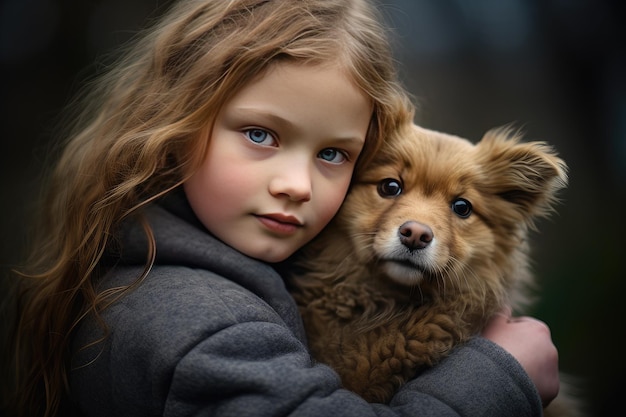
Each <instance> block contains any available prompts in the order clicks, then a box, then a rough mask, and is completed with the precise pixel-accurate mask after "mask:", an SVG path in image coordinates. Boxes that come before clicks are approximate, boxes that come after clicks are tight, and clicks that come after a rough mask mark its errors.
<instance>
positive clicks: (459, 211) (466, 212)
mask: <svg viewBox="0 0 626 417" xmlns="http://www.w3.org/2000/svg"><path fill="white" fill-rule="evenodd" d="M452 211H454V212H455V213H456V215H457V216H459V217H461V218H462V219H467V218H468V217H469V216H470V214H472V203H470V202H469V201H467V200H466V199H464V198H457V199H456V200H454V201H453V202H452Z"/></svg>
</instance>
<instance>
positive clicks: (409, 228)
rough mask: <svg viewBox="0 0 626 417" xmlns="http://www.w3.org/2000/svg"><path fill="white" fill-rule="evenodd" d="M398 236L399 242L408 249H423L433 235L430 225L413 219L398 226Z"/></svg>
mask: <svg viewBox="0 0 626 417" xmlns="http://www.w3.org/2000/svg"><path fill="white" fill-rule="evenodd" d="M398 236H399V238H400V242H401V243H402V244H403V245H404V246H406V247H407V248H409V250H417V249H424V248H426V247H427V246H428V245H430V242H432V240H433V237H435V235H434V233H433V230H432V229H431V228H430V227H428V226H427V225H425V224H422V223H420V222H416V221H414V220H411V221H408V222H406V223H404V224H403V225H402V226H400V228H399V229H398Z"/></svg>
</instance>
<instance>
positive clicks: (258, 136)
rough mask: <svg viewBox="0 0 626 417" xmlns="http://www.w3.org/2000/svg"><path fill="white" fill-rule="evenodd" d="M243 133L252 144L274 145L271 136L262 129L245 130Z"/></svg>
mask: <svg viewBox="0 0 626 417" xmlns="http://www.w3.org/2000/svg"><path fill="white" fill-rule="evenodd" d="M243 133H244V135H246V137H247V138H248V139H250V140H251V141H252V142H254V143H258V144H260V145H273V143H274V138H273V137H272V135H271V134H270V133H269V132H267V131H266V130H263V129H247V130H244V132H243ZM268 142H269V143H268Z"/></svg>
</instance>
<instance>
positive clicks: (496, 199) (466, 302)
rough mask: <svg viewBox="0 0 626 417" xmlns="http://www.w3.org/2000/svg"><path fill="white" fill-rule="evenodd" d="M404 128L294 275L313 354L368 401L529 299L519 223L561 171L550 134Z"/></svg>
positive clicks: (549, 199)
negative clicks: (474, 135) (474, 137)
mask: <svg viewBox="0 0 626 417" xmlns="http://www.w3.org/2000/svg"><path fill="white" fill-rule="evenodd" d="M399 134H400V135H401V139H400V140H392V141H390V144H389V145H386V146H387V147H386V148H385V149H382V150H381V152H380V154H379V155H378V157H377V158H376V161H374V162H373V163H372V164H371V166H370V167H368V169H367V171H366V172H365V173H364V174H362V176H361V177H360V178H357V179H356V181H355V183H354V185H353V188H352V189H351V191H350V193H349V195H348V197H347V199H346V201H345V203H344V205H343V207H342V209H341V210H340V212H339V214H338V215H337V217H336V218H335V219H334V220H333V222H332V223H331V225H330V226H329V227H328V228H327V229H326V230H325V232H323V233H322V234H321V235H320V236H319V237H318V238H317V239H316V240H314V241H313V242H312V243H311V244H310V245H308V246H307V247H306V248H305V249H304V250H303V251H302V253H301V255H302V256H301V257H299V261H298V262H297V265H299V266H300V267H301V268H302V269H301V271H299V272H298V274H296V275H295V276H293V277H291V279H290V283H291V285H292V286H293V288H292V293H293V295H294V297H295V299H296V301H297V303H298V305H299V307H300V309H301V313H302V316H303V320H304V324H305V327H306V331H307V335H308V337H309V342H310V348H311V351H312V353H313V355H314V356H315V357H316V358H317V359H318V360H319V361H321V362H324V363H327V364H329V365H331V366H332V367H333V368H335V369H336V370H337V372H338V373H339V374H340V376H341V378H342V381H343V384H344V385H345V387H346V388H348V389H350V390H353V391H355V392H357V393H358V394H360V395H361V396H362V397H364V398H365V399H367V400H368V401H373V402H387V401H388V400H389V399H390V398H391V396H392V395H393V393H394V392H395V391H396V390H397V389H398V388H399V387H400V386H401V385H402V384H403V383H405V382H406V381H407V380H408V379H410V378H411V377H413V376H415V375H416V374H417V373H418V372H420V370H422V369H424V368H425V367H429V366H432V365H433V364H435V363H436V362H438V361H439V360H440V359H441V358H442V357H443V356H445V355H446V354H448V352H449V351H450V350H451V348H452V347H453V346H454V345H455V344H457V343H459V342H462V341H464V340H466V339H467V338H469V337H470V336H472V335H474V334H476V333H478V332H479V331H480V329H481V328H482V327H483V325H484V324H485V322H486V321H487V319H489V317H490V316H491V315H492V314H493V313H495V312H497V311H499V310H500V309H501V308H502V307H503V306H504V305H507V304H508V305H512V306H514V307H517V308H519V307H521V306H523V305H524V304H525V303H527V302H528V301H529V297H528V292H527V291H526V289H527V288H528V287H529V285H531V284H532V276H531V274H530V273H529V268H528V258H527V256H528V255H527V253H528V242H527V235H528V232H529V229H532V228H533V220H534V219H537V218H539V217H542V216H546V215H547V214H549V212H550V211H551V210H552V206H553V204H554V203H555V201H556V192H557V191H558V190H559V189H561V188H563V187H565V185H566V182H567V178H566V165H565V163H564V162H563V161H562V160H561V159H559V158H558V157H557V156H556V154H555V153H554V151H553V150H552V149H551V148H550V147H549V146H547V145H546V144H544V143H540V142H533V143H523V142H522V141H521V140H520V137H519V135H518V134H516V133H515V132H513V131H511V130H508V129H499V130H493V131H490V132H488V133H487V134H486V135H485V136H484V137H483V139H482V140H481V141H480V142H479V143H477V144H476V145H474V144H472V143H470V142H469V141H467V140H464V139H461V138H458V137H455V136H451V135H447V134H443V133H438V132H434V131H430V130H426V129H423V128H420V127H417V126H411V127H407V129H406V131H403V132H400V133H399Z"/></svg>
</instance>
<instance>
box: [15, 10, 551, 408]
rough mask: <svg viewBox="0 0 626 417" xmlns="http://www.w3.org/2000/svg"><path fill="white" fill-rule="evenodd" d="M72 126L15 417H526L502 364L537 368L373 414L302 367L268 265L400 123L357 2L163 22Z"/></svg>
mask: <svg viewBox="0 0 626 417" xmlns="http://www.w3.org/2000/svg"><path fill="white" fill-rule="evenodd" d="M77 108H78V109H79V113H78V115H77V116H75V117H73V120H74V126H73V127H72V130H71V132H70V133H69V134H68V136H67V138H68V139H67V143H66V145H65V147H64V150H63V152H62V154H61V155H60V158H59V160H58V162H57V164H56V168H55V170H54V171H53V173H52V176H51V178H50V183H49V184H48V185H47V189H46V190H47V195H48V198H47V200H46V201H45V202H44V205H43V207H44V208H45V215H46V216H45V221H44V223H43V225H42V226H41V227H40V231H41V232H42V237H41V239H40V240H39V241H38V243H39V244H38V246H37V247H35V248H33V251H32V254H33V257H32V260H31V262H30V263H29V265H30V266H32V270H29V271H27V273H25V274H24V279H23V283H24V286H23V288H24V292H23V298H22V300H23V303H22V309H21V315H20V322H19V325H18V334H17V337H16V352H17V353H18V354H19V355H18V356H16V362H17V364H16V365H17V367H16V369H17V374H18V375H17V377H18V378H17V383H16V384H17V385H16V394H17V395H16V397H15V401H14V408H15V409H16V414H17V415H24V416H39V415H44V416H54V415H66V414H67V413H70V412H78V411H80V413H81V414H83V415H89V416H92V415H93V416H96V415H102V416H147V415H155V416H156V415H167V416H186V415H237V416H245V415H288V414H291V413H293V414H297V415H315V416H320V415H355V416H365V415H377V414H378V415H385V414H386V415H391V414H406V415H416V414H421V413H424V414H429V413H430V414H434V415H445V414H456V413H460V414H462V413H468V414H476V413H481V412H488V411H489V412H493V413H495V414H501V415H506V414H507V411H510V410H515V411H516V412H518V414H519V415H532V414H540V413H541V400H540V395H543V396H544V397H546V396H547V397H550V396H551V395H552V393H551V392H550V390H552V391H554V384H552V385H551V386H550V387H549V388H545V389H544V388H542V386H541V385H538V382H539V381H540V380H541V377H544V376H545V375H541V377H536V376H534V375H533V374H532V373H530V372H529V373H526V372H525V371H524V368H523V367H522V366H520V363H521V365H523V366H525V367H526V369H527V370H530V369H531V367H529V366H528V364H529V363H531V362H532V361H534V362H532V363H531V364H532V365H544V364H546V363H549V364H551V365H553V364H554V363H555V362H554V360H553V358H550V359H549V360H544V361H543V362H542V363H538V362H537V360H536V359H534V358H535V356H533V357H532V358H531V359H529V361H530V362H524V361H521V360H520V362H518V361H516V360H515V359H514V358H513V357H512V356H510V355H509V354H507V353H506V352H505V351H504V350H503V349H501V348H500V347H498V346H497V345H495V344H493V343H491V342H489V341H488V340H486V339H482V338H477V339H476V340H474V341H472V342H470V343H468V344H467V345H466V346H463V347H461V348H460V349H458V350H457V351H455V353H453V354H452V355H451V356H450V358H449V359H448V360H447V361H445V362H444V363H442V364H441V365H439V366H437V367H436V368H434V369H433V370H431V371H430V372H428V373H426V374H424V376H422V377H420V378H418V379H416V380H415V381H413V382H412V383H409V384H407V385H406V387H405V388H404V389H403V390H402V391H401V392H400V393H399V394H398V395H397V397H396V399H394V401H393V402H392V403H391V405H390V406H382V405H373V404H367V403H365V402H364V401H363V400H362V399H360V398H359V397H357V396H356V395H354V394H352V393H350V392H348V391H346V390H342V389H341V388H340V386H339V381H338V377H337V376H336V374H335V373H334V372H333V371H332V370H331V369H330V368H328V367H326V366H323V365H319V364H314V363H311V359H310V357H309V354H308V352H307V349H306V342H305V340H304V337H303V329H302V324H301V321H300V318H299V316H298V313H297V309H296V307H295V304H294V302H293V300H292V299H291V298H290V296H289V294H288V292H287V291H286V289H285V287H284V284H283V281H282V280H281V278H280V276H279V275H278V274H277V273H276V272H275V270H274V269H273V268H272V266H271V264H272V263H276V262H280V261H282V260H284V259H286V258H287V257H288V256H290V255H291V254H292V253H293V252H294V251H296V250H297V249H298V248H300V247H301V246H302V245H304V244H305V243H306V242H307V241H309V240H310V239H312V238H313V237H314V236H315V235H316V234H317V233H318V232H319V231H320V230H321V229H322V228H323V227H324V226H325V225H326V224H327V222H328V221H329V220H330V219H331V217H332V216H333V215H334V214H335V213H336V211H337V210H338V208H339V206H340V204H341V202H342V200H343V198H344V196H345V193H346V192H347V190H348V187H349V184H350V180H351V177H352V175H353V172H356V173H357V174H358V172H359V170H361V169H363V167H364V166H365V165H366V164H367V161H368V159H369V158H370V157H371V156H372V155H373V154H374V153H375V152H376V149H377V147H378V145H379V144H380V142H381V141H382V140H384V139H385V138H386V137H388V136H390V134H389V133H390V132H392V131H393V129H394V128H395V127H396V126H398V125H400V124H404V123H410V122H411V119H412V115H413V109H412V107H411V105H410V103H409V101H408V100H407V98H406V96H405V94H404V93H403V92H402V90H401V88H400V87H399V85H398V83H397V82H396V78H395V73H394V70H393V66H392V60H391V57H390V51H389V46H388V44H387V42H386V40H385V36H384V31H383V30H382V28H381V27H380V25H379V23H378V22H377V18H376V16H375V14H374V12H373V10H372V6H371V5H368V4H367V3H365V0H334V1H333V0H301V1H294V0H273V1H269V0H186V1H181V2H179V3H178V4H177V5H175V6H174V7H173V8H172V9H171V10H170V11H169V12H168V13H167V14H166V15H165V16H164V17H163V19H162V20H161V21H160V22H159V23H157V24H155V25H154V26H153V27H152V28H151V29H150V30H149V31H147V32H146V33H145V34H144V36H142V37H141V38H138V39H137V40H136V41H135V42H134V45H133V47H132V48H130V49H129V50H128V51H127V52H126V53H125V54H124V55H123V57H122V58H121V59H120V60H119V61H118V62H117V63H116V65H115V66H114V67H113V68H112V69H111V70H110V71H109V72H108V73H107V74H106V75H104V76H103V77H101V79H100V81H99V83H98V84H95V85H94V86H93V88H92V90H91V92H90V93H89V94H87V95H86V96H85V97H84V99H83V100H82V101H81V102H80V104H78V105H77ZM525 322H529V321H528V320H527V321H525ZM507 327H508V328H510V327H511V326H506V325H505V324H503V323H502V322H494V324H493V325H492V326H491V327H490V328H491V329H492V330H493V332H494V334H495V336H493V337H492V339H494V340H495V339H497V338H498V337H500V340H501V344H502V345H503V346H504V347H506V345H507V343H508V340H511V338H513V339H515V337H517V336H516V335H520V334H522V336H520V337H523V339H524V340H537V342H536V343H534V344H532V346H531V349H533V350H535V351H537V350H538V351H540V352H542V353H546V352H547V354H550V353H552V352H553V350H552V348H553V346H552V345H551V342H550V340H549V336H548V337H547V338H546V337H543V338H538V337H534V338H533V337H529V334H531V333H536V331H534V330H533V329H532V328H531V327H528V326H523V327H521V329H522V330H523V332H520V331H516V332H513V333H512V332H511V331H510V330H502V331H499V330H498V329H501V328H507ZM535 327H537V326H535ZM518 328H520V327H519V326H518ZM503 335H505V336H507V335H509V337H508V339H507V338H505V337H502V336H503ZM511 335H512V336H511ZM517 340H519V338H518V339H515V341H516V343H517ZM527 343H529V342H527ZM521 350H523V352H524V353H527V352H528V350H527V349H526V350H524V349H521ZM536 356H537V355H536ZM517 357H518V358H522V355H517ZM469 364H471V369H472V372H471V373H470V372H468V368H469ZM544 368H545V367H543V368H541V369H544ZM542 372H544V374H545V371H542ZM529 375H530V376H531V377H533V378H534V379H532V380H531V379H530V378H529ZM550 375H552V373H550ZM451 381H454V386H447V384H449V383H450V382H451ZM533 382H535V385H533ZM537 388H539V390H537ZM548 399H549V398H548Z"/></svg>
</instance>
